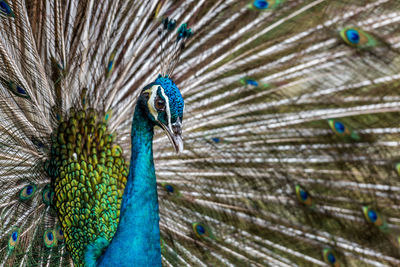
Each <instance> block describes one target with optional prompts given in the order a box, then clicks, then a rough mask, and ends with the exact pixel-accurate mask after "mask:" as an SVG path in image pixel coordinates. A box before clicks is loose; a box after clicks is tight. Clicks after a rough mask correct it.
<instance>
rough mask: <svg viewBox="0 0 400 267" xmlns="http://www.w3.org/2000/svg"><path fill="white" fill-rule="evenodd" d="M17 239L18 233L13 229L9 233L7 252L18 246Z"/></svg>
mask: <svg viewBox="0 0 400 267" xmlns="http://www.w3.org/2000/svg"><path fill="white" fill-rule="evenodd" d="M19 238H20V231H19V229H18V228H14V229H13V230H12V231H11V234H10V238H9V240H8V249H9V251H12V250H13V249H14V248H15V247H16V245H17V244H18V241H19Z"/></svg>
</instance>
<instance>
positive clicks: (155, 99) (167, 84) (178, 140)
mask: <svg viewBox="0 0 400 267" xmlns="http://www.w3.org/2000/svg"><path fill="white" fill-rule="evenodd" d="M140 103H141V104H142V105H143V106H145V109H146V110H147V114H148V117H149V119H150V120H151V121H152V122H153V123H154V124H155V125H158V126H160V127H161V128H163V129H164V130H165V131H166V133H167V135H168V137H169V139H170V141H171V142H172V144H173V145H174V147H175V150H176V151H177V152H180V151H182V150H183V141H182V137H181V134H182V119H183V107H184V103H183V97H182V95H181V92H180V91H179V89H178V87H177V86H176V85H175V84H174V82H173V81H172V80H171V79H170V78H169V77H168V76H165V77H163V76H161V75H159V76H158V78H157V79H156V80H155V81H154V82H153V83H150V84H148V85H147V86H145V87H144V88H143V90H142V92H141V95H140V97H139V104H140Z"/></svg>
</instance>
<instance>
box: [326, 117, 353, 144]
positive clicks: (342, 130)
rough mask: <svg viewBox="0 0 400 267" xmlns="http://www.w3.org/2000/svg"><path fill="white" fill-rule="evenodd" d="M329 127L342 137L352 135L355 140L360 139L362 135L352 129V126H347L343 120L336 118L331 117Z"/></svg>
mask: <svg viewBox="0 0 400 267" xmlns="http://www.w3.org/2000/svg"><path fill="white" fill-rule="evenodd" d="M328 124H329V127H330V128H331V129H332V131H333V132H334V133H335V134H336V135H337V136H340V137H350V138H351V139H353V140H359V139H360V137H359V136H358V134H357V133H356V132H355V131H353V130H352V129H350V127H348V126H346V125H345V124H344V123H343V122H341V121H339V120H336V119H329V120H328Z"/></svg>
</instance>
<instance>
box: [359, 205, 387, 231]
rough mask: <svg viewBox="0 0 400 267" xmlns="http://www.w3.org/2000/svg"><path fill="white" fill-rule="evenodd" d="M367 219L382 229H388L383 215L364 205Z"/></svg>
mask: <svg viewBox="0 0 400 267" xmlns="http://www.w3.org/2000/svg"><path fill="white" fill-rule="evenodd" d="M362 210H363V213H364V217H365V220H366V221H367V222H368V223H370V224H373V225H375V226H376V227H378V228H379V229H380V230H382V231H386V230H387V224H386V221H385V220H384V219H383V218H382V216H381V215H380V214H379V213H378V212H377V211H376V210H375V209H373V208H372V207H369V206H364V207H363V208H362Z"/></svg>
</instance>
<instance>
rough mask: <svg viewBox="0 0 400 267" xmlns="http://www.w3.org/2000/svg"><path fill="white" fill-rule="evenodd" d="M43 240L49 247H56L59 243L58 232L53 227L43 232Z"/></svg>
mask: <svg viewBox="0 0 400 267" xmlns="http://www.w3.org/2000/svg"><path fill="white" fill-rule="evenodd" d="M43 242H44V245H45V246H46V247H48V248H51V247H54V246H56V245H57V238H56V232H55V231H54V230H53V229H49V230H47V231H46V232H44V234H43Z"/></svg>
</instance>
